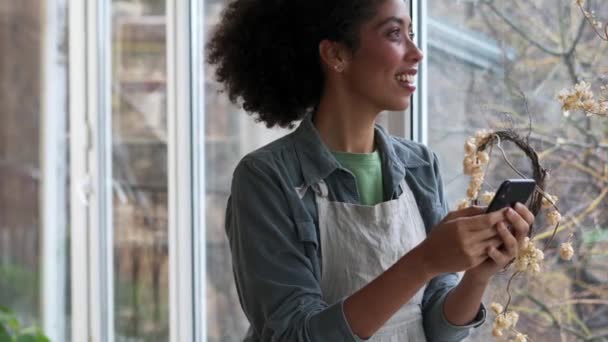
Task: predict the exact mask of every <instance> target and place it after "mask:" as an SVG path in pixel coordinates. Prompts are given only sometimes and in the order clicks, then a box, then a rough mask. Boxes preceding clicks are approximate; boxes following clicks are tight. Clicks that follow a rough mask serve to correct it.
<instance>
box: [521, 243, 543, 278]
mask: <svg viewBox="0 0 608 342" xmlns="http://www.w3.org/2000/svg"><path fill="white" fill-rule="evenodd" d="M544 258H545V254H544V253H543V251H541V250H540V249H538V248H536V246H535V245H534V242H532V241H530V238H529V237H526V238H525V239H524V241H523V242H522V244H521V246H520V247H519V254H518V255H517V257H516V258H515V262H514V264H515V268H516V269H517V270H518V271H520V272H528V273H532V274H538V273H539V272H540V263H541V261H542V260H544Z"/></svg>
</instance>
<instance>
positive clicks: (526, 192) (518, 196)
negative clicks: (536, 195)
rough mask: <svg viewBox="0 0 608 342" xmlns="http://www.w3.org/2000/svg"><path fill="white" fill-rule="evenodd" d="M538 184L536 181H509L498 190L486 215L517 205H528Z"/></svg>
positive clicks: (523, 179)
mask: <svg viewBox="0 0 608 342" xmlns="http://www.w3.org/2000/svg"><path fill="white" fill-rule="evenodd" d="M535 187H536V182H535V181H534V179H527V178H521V179H507V180H505V181H504V182H502V184H501V185H500V187H499V188H498V191H496V194H495V195H494V198H492V201H491V202H490V205H488V209H487V210H486V213H491V212H493V211H496V210H500V209H502V208H505V207H513V206H514V205H515V203H517V202H519V203H521V204H524V205H525V204H526V202H528V199H529V198H530V196H531V195H532V193H533V192H534V189H535Z"/></svg>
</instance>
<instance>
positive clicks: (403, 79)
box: [395, 73, 416, 88]
mask: <svg viewBox="0 0 608 342" xmlns="http://www.w3.org/2000/svg"><path fill="white" fill-rule="evenodd" d="M395 79H396V80H397V82H399V84H400V85H402V86H404V87H408V88H411V87H414V82H415V81H416V75H412V74H405V73H404V74H398V75H397V76H395Z"/></svg>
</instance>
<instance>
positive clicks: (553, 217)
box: [547, 209, 562, 226]
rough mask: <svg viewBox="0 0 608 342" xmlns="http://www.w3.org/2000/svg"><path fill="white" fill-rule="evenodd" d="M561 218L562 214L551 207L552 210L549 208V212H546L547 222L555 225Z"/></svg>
mask: <svg viewBox="0 0 608 342" xmlns="http://www.w3.org/2000/svg"><path fill="white" fill-rule="evenodd" d="M561 220H562V215H561V214H560V213H559V211H557V210H555V209H552V210H549V212H548V213H547V222H548V223H549V224H550V225H552V226H555V225H556V224H558V223H559V222H560V221H561Z"/></svg>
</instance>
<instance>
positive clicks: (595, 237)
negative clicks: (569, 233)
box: [583, 229, 608, 244]
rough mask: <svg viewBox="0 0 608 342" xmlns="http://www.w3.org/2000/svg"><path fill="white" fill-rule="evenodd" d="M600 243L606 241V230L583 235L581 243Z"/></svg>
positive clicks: (607, 234)
mask: <svg viewBox="0 0 608 342" xmlns="http://www.w3.org/2000/svg"><path fill="white" fill-rule="evenodd" d="M600 241H608V229H600V230H592V231H586V232H584V233H583V242H584V243H585V244H591V243H597V242H600Z"/></svg>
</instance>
